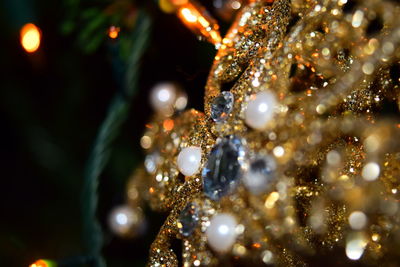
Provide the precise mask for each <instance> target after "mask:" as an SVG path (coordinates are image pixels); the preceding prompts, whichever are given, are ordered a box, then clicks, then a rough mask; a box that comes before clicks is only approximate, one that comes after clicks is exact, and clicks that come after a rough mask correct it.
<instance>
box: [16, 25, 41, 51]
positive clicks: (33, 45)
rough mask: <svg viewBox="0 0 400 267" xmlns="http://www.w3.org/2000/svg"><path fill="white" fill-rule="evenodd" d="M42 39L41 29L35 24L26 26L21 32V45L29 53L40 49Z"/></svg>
mask: <svg viewBox="0 0 400 267" xmlns="http://www.w3.org/2000/svg"><path fill="white" fill-rule="evenodd" d="M41 37H42V34H41V32H40V29H39V28H38V27H37V26H36V25H35V24H33V23H27V24H25V25H24V26H23V27H22V29H21V31H20V38H21V45H22V47H23V48H24V49H25V51H26V52H28V53H33V52H35V51H36V50H38V49H39V46H40V39H41Z"/></svg>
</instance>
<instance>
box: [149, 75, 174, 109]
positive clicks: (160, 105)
mask: <svg viewBox="0 0 400 267" xmlns="http://www.w3.org/2000/svg"><path fill="white" fill-rule="evenodd" d="M176 96H177V88H176V86H175V85H174V84H173V83H167V82H165V83H159V84H157V85H155V86H154V87H153V89H152V90H151V93H150V104H151V106H152V107H153V109H154V110H155V111H156V112H170V111H171V110H173V108H174V104H175V101H176Z"/></svg>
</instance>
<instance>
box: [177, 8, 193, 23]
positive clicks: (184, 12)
mask: <svg viewBox="0 0 400 267" xmlns="http://www.w3.org/2000/svg"><path fill="white" fill-rule="evenodd" d="M179 12H180V13H181V14H182V17H183V18H184V19H185V20H186V21H187V22H191V23H194V22H196V21H197V17H196V15H194V14H193V12H192V11H191V10H190V9H189V8H186V7H185V8H182V9H181V10H180V11H179Z"/></svg>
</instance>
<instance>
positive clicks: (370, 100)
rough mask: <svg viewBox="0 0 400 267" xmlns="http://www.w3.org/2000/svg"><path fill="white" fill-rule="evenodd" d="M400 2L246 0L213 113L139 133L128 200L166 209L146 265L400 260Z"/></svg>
mask: <svg viewBox="0 0 400 267" xmlns="http://www.w3.org/2000/svg"><path fill="white" fill-rule="evenodd" d="M188 3H190V2H188ZM183 10H184V9H181V11H180V12H181V13H182V16H183V19H184V20H186V22H187V23H200V24H201V22H200V20H199V18H200V17H199V15H196V14H197V13H196V14H195V13H190V14H189V13H187V14H186V15H185V14H183V13H184V11H183ZM190 12H194V11H193V10H192V9H190ZM399 15H400V6H399V4H398V3H397V2H395V1H378V0H366V1H350V0H324V1H313V0H309V1H305V0H294V1H288V0H275V1H250V2H249V3H247V4H246V5H244V6H243V7H242V9H241V10H240V11H239V12H238V15H237V17H236V19H235V21H234V22H233V24H232V26H231V28H230V30H229V31H228V33H227V34H226V36H225V38H223V39H222V40H221V43H220V47H219V50H218V53H217V55H216V56H215V60H214V64H213V66H212V69H211V71H210V74H209V77H208V81H207V84H206V87H205V103H204V113H203V112H200V111H196V110H187V111H184V112H177V110H176V108H175V109H174V110H175V113H174V114H171V115H170V117H168V118H167V119H166V118H165V116H164V115H163V114H160V113H157V114H156V115H155V116H154V119H153V121H152V122H151V123H149V124H148V125H147V126H146V131H145V133H144V135H143V137H142V139H141V144H142V147H143V148H144V149H145V150H146V153H147V156H146V160H145V169H143V168H139V169H138V170H137V171H136V172H135V174H134V176H135V179H134V180H132V182H130V184H129V185H128V192H130V191H134V192H136V195H135V199H136V200H135V201H134V203H131V205H133V206H137V207H139V206H140V205H143V203H142V202H141V201H142V200H146V202H147V203H149V205H150V207H151V208H152V209H153V210H155V211H168V212H169V215H168V217H167V218H166V220H165V223H164V225H163V226H162V227H161V229H160V231H159V233H158V235H157V237H156V239H155V240H154V242H153V244H152V246H151V248H150V258H149V263H148V264H149V266H178V265H183V266H206V265H207V266H217V265H221V264H232V265H235V264H236V265H245V264H246V265H257V264H274V265H277V266H318V265H322V264H325V263H326V262H327V261H328V260H329V262H332V264H334V265H342V266H345V265H348V264H351V263H352V262H353V261H358V263H360V264H368V265H373V266H378V265H379V266H395V265H396V264H398V262H399V259H400V250H399V248H400V224H399V222H400V209H399V203H398V201H399V199H400V198H399V193H398V192H399V190H400V180H399V177H400V161H399V160H400V143H399V136H400V124H399V123H400V122H399V119H398V118H399V117H398V115H399V107H400V91H399V84H400V80H399V69H400V67H399V66H400V62H399V57H400V48H399V43H400V21H399V20H398V17H399ZM195 18H196V20H195ZM191 20H193V21H191ZM213 42H214V43H217V42H216V41H215V40H214V41H213ZM228 85H230V86H228ZM227 86H228V87H229V88H228V90H226V87H227ZM159 92H161V91H159ZM157 97H158V98H157ZM157 97H154V96H152V99H153V98H154V100H152V101H155V102H157V101H159V100H160V99H161V98H160V96H159V95H158V94H157ZM161 102H162V101H161ZM161 102H160V101H159V102H157V103H161ZM171 103H172V102H171ZM157 105H158V104H157ZM157 105H155V104H153V106H157ZM168 105H169V106H172V105H171V104H168ZM156 110H157V111H160V110H161V109H159V108H156ZM182 174H183V175H184V176H185V177H184V178H183V179H182V177H181V176H182ZM138 199H140V203H138ZM175 239H180V240H182V244H183V251H182V261H183V262H181V263H178V260H177V256H176V252H174V251H172V247H171V244H172V242H173V240H175Z"/></svg>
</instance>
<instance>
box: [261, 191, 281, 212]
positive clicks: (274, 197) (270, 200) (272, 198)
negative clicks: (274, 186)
mask: <svg viewBox="0 0 400 267" xmlns="http://www.w3.org/2000/svg"><path fill="white" fill-rule="evenodd" d="M278 199H279V193H278V192H272V193H271V194H269V196H268V197H267V199H266V200H265V203H264V206H265V207H266V208H267V209H272V208H273V207H274V206H275V202H276V201H278Z"/></svg>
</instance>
